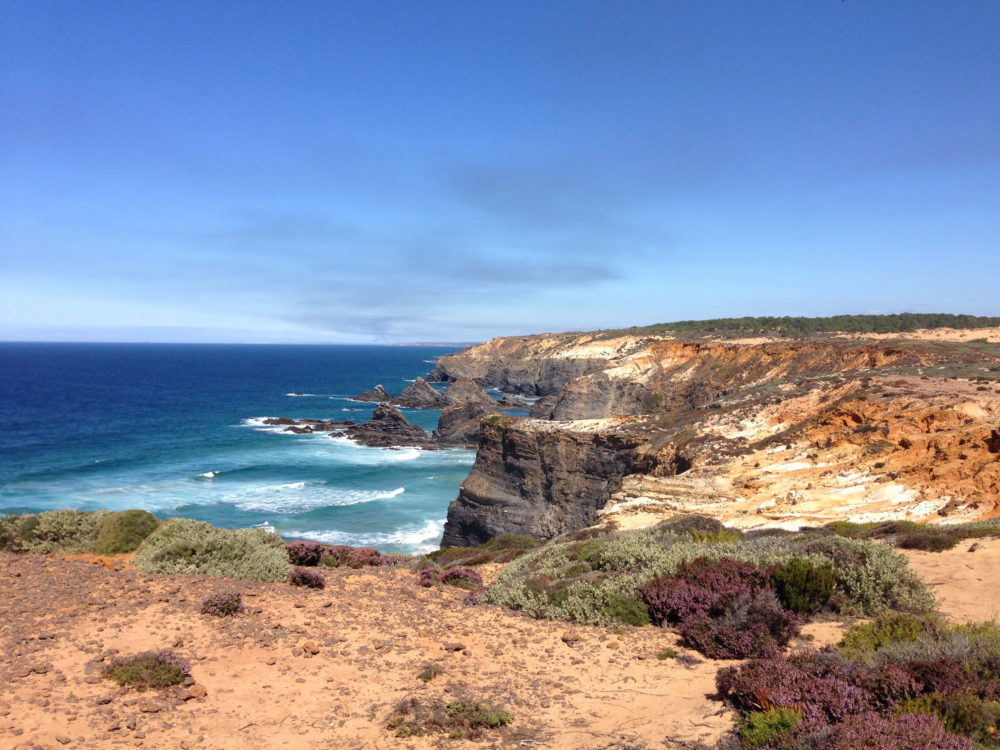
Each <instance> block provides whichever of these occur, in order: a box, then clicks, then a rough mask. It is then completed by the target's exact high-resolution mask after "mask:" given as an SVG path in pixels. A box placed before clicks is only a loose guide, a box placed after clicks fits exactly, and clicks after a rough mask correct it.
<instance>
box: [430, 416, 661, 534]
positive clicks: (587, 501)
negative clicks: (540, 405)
mask: <svg viewBox="0 0 1000 750" xmlns="http://www.w3.org/2000/svg"><path fill="white" fill-rule="evenodd" d="M641 444H642V440H641V438H637V437H636V436H633V435H630V434H628V433H627V432H617V431H614V430H607V429H590V430H588V429H587V425H577V426H575V428H569V427H565V426H560V425H554V424H553V423H540V422H537V421H534V420H528V419H512V418H510V417H499V416H498V417H496V418H495V420H494V419H487V420H486V421H484V422H483V423H482V426H481V432H480V441H479V451H478V453H477V455H476V463H475V465H474V466H473V467H472V471H471V473H470V474H469V476H468V478H466V480H465V481H464V482H463V483H462V486H461V489H460V490H459V494H458V499H457V500H455V502H453V503H452V504H451V506H450V507H449V508H448V519H447V522H446V523H445V530H444V540H443V542H442V544H443V545H444V546H460V545H468V544H481V543H483V542H485V541H487V540H489V539H491V538H493V537H495V536H499V535H501V534H530V535H532V536H535V537H539V538H550V537H553V536H556V535H558V534H561V533H563V532H566V531H572V530H574V529H579V528H583V527H585V526H589V525H590V524H591V523H593V522H594V520H595V518H596V516H597V511H598V509H599V508H601V507H602V506H603V505H604V504H605V502H606V501H607V500H608V498H609V497H610V496H611V493H612V492H614V491H615V490H617V489H618V487H619V485H620V483H621V480H622V477H624V476H625V475H627V474H631V473H633V472H635V471H653V470H654V467H655V466H656V465H657V463H658V461H659V462H662V464H663V465H665V466H669V465H670V460H671V458H672V455H673V454H672V452H670V451H667V453H666V454H665V455H664V456H663V457H657V456H653V455H648V454H645V453H643V452H642V451H639V450H637V449H638V448H639V447H640V445H641Z"/></svg>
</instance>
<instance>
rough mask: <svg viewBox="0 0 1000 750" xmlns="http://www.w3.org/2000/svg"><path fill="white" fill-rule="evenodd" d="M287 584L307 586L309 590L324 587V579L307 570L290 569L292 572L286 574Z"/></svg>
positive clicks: (313, 571)
mask: <svg viewBox="0 0 1000 750" xmlns="http://www.w3.org/2000/svg"><path fill="white" fill-rule="evenodd" d="M288 582H289V583H290V584H292V585H293V586H307V587H308V588H311V589H321V588H325V587H326V579H325V578H323V576H321V575H320V574H319V573H317V572H316V571H315V570H310V569H309V568H292V572H291V573H289V574H288Z"/></svg>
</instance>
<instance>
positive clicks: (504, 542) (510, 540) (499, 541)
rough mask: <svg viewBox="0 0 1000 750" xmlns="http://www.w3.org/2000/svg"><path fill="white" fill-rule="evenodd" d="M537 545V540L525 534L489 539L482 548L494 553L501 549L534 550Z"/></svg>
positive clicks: (505, 535) (504, 535)
mask: <svg viewBox="0 0 1000 750" xmlns="http://www.w3.org/2000/svg"><path fill="white" fill-rule="evenodd" d="M538 545H539V542H538V540H537V539H535V538H534V537H533V536H528V535H527V534H501V535H500V536H497V537H493V538H492V539H490V540H489V541H488V542H486V544H484V545H483V547H485V548H486V549H488V550H491V551H495V550H501V549H534V548H535V547H537V546H538Z"/></svg>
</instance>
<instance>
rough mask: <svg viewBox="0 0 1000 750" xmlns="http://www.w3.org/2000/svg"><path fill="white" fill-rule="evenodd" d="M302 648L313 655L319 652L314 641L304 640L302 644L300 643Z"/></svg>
mask: <svg viewBox="0 0 1000 750" xmlns="http://www.w3.org/2000/svg"><path fill="white" fill-rule="evenodd" d="M302 648H304V649H305V650H306V651H308V652H309V653H310V654H312V655H313V656H315V655H316V654H318V653H319V646H317V645H316V643H315V641H306V642H305V643H304V644H302Z"/></svg>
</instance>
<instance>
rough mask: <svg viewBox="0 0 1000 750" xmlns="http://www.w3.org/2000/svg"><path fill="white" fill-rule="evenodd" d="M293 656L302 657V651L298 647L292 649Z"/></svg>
mask: <svg viewBox="0 0 1000 750" xmlns="http://www.w3.org/2000/svg"><path fill="white" fill-rule="evenodd" d="M292 656H302V649H301V648H299V647H298V646H296V647H295V648H293V649H292Z"/></svg>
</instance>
